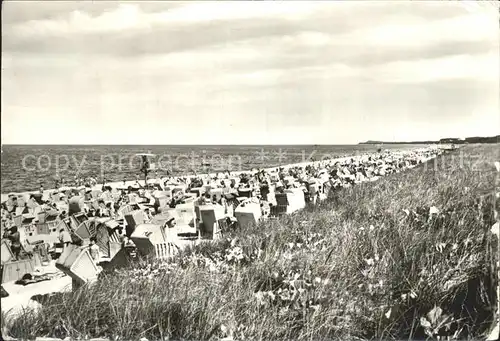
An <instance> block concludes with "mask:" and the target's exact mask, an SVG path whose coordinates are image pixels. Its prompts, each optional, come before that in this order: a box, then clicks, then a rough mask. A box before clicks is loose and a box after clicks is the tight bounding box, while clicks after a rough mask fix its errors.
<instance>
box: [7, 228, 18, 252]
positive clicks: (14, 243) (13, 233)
mask: <svg viewBox="0 0 500 341" xmlns="http://www.w3.org/2000/svg"><path fill="white" fill-rule="evenodd" d="M6 237H7V239H9V240H10V249H11V250H12V253H13V254H14V258H15V260H19V255H20V253H21V234H20V233H19V231H18V230H17V226H12V227H11V228H10V231H9V232H8V234H7V236H6Z"/></svg>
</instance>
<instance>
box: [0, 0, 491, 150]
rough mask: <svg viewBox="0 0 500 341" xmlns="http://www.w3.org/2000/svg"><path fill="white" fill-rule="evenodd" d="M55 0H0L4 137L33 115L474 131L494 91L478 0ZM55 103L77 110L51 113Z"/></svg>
mask: <svg viewBox="0 0 500 341" xmlns="http://www.w3.org/2000/svg"><path fill="white" fill-rule="evenodd" d="M57 3H59V2H54V3H51V4H50V5H48V4H44V5H43V6H42V5H40V3H35V6H34V7H35V8H36V9H37V10H31V11H30V9H29V8H30V7H29V6H28V7H26V6H25V5H17V4H18V3H15V4H14V3H10V4H7V7H6V9H7V11H6V13H7V14H5V13H4V12H3V13H2V15H3V16H4V15H6V16H7V20H6V22H5V23H2V26H3V27H2V28H3V30H2V38H3V52H2V83H3V84H4V87H3V88H2V103H3V112H4V115H3V116H2V122H4V123H6V125H5V126H8V127H9V129H6V128H2V129H3V130H2V132H5V133H6V134H7V135H6V137H7V138H8V139H9V140H12V141H19V139H20V137H19V136H21V135H20V134H19V132H21V131H24V132H29V131H31V132H37V131H39V130H40V129H41V127H43V129H44V131H46V134H45V135H47V137H41V136H40V134H38V136H34V137H33V138H39V139H43V138H47V139H48V138H49V137H50V138H52V137H53V138H54V139H55V140H54V141H56V142H57V139H56V137H57V136H60V137H61V138H64V139H68V141H74V140H72V139H79V141H80V142H81V141H84V140H85V141H90V142H92V141H94V143H109V141H110V142H113V141H115V143H121V142H118V141H122V140H120V139H123V136H125V135H126V136H128V137H130V138H132V137H133V136H137V139H138V140H137V142H140V139H141V138H142V139H148V141H150V140H149V139H152V138H153V137H154V136H156V137H155V138H156V139H157V140H155V141H150V143H186V142H190V143H203V142H204V143H220V142H221V140H224V139H226V140H227V141H230V142H232V143H255V142H259V143H279V142H281V143H301V142H302V143H335V142H337V143H349V142H354V143H355V142H357V140H365V139H370V138H371V139H376V138H380V139H383V136H389V135H388V134H392V135H391V136H393V135H394V134H396V133H395V132H397V134H400V135H399V136H403V135H404V131H405V129H406V130H408V129H412V127H413V126H414V127H415V131H416V132H415V134H417V133H420V134H422V138H425V137H423V136H424V135H425V136H429V135H428V134H430V133H429V131H431V130H432V129H437V130H439V131H443V133H445V132H446V133H450V134H451V133H452V132H453V129H457V130H461V131H462V130H463V131H466V128H467V127H474V129H475V131H480V130H481V129H483V130H484V131H486V130H485V129H486V128H491V125H489V126H488V125H484V124H483V125H480V124H473V118H472V117H473V116H474V115H480V116H479V117H481V120H483V121H484V120H486V121H488V120H489V121H491V119H492V118H493V117H494V113H493V111H492V110H491V109H488V108H491V107H492V106H494V105H497V106H498V98H497V97H498V73H499V71H498V51H499V46H498V45H499V40H498V17H494V16H493V15H492V14H491V13H492V12H491V11H486V10H484V9H481V8H479V9H477V8H474V9H473V8H467V9H464V8H463V6H462V7H460V5H457V4H456V3H454V2H453V3H449V2H446V3H445V4H443V3H438V2H425V4H424V3H423V2H407V1H405V2H402V3H397V4H396V3H394V2H391V4H390V7H389V6H387V4H384V3H383V2H315V3H305V2H290V3H287V4H286V5H285V4H283V3H277V2H276V3H271V2H266V3H262V2H244V3H238V2H227V3H224V2H217V3H213V2H210V3H209V2H196V3H192V2H189V3H180V2H178V3H153V2H151V3H149V2H148V3H141V2H136V3H131V2H127V3H125V4H122V5H119V4H117V3H116V2H109V3H104V4H101V3H99V4H97V2H96V5H95V6H94V5H89V2H88V1H84V2H81V3H79V2H75V3H72V2H71V3H69V2H60V3H61V4H64V5H61V6H59V5H57ZM9 5H10V7H9ZM12 5H14V6H12ZM19 8H22V9H26V12H24V11H21V10H19ZM9 11H10V12H9ZM37 11H38V12H37ZM9 13H10V14H9ZM20 89H22V91H20ZM495 103H496V104H495ZM68 115H70V117H72V118H73V121H75V122H81V124H78V123H74V124H69V123H68V124H65V123H61V122H65V117H68ZM496 115H497V113H496ZM454 117H455V118H457V122H455V121H453V118H454ZM450 121H453V122H454V123H453V124H451V123H449V122H450ZM58 122H59V123H58ZM151 122H154V124H150V123H151ZM412 122H413V123H414V124H413V125H412ZM79 127H80V128H82V129H83V128H88V129H91V128H92V131H93V135H95V136H87V135H85V136H84V135H82V136H80V135H78V134H74V131H75V130H78V128H79ZM338 127H343V128H342V129H338ZM417 127H418V129H417ZM226 128H227V131H224V133H220V131H221V129H226ZM452 128H453V129H452ZM68 129H69V130H72V131H73V133H71V132H66V130H68ZM138 129H144V130H145V131H146V130H147V131H148V134H147V136H142V135H141V136H142V137H141V136H139V135H140V134H137V130H138ZM447 129H448V130H447ZM471 129H472V128H471ZM333 131H335V136H334V137H332V134H333ZM401 131H403V132H401ZM166 132H169V133H168V134H166ZM185 132H189V136H184V135H185ZM384 132H385V133H384ZM367 134H371V135H370V136H367ZM384 134H385V135H384ZM426 134H427V135H426ZM436 134H437V133H436ZM471 134H472V133H471ZM474 134H475V133H474ZM28 135H29V134H28ZM63 135H64V137H62V136H63ZM77 135H78V136H77ZM297 135H299V136H297ZM451 135H452V134H451ZM24 136H26V135H25V134H24ZM54 136H56V137H54ZM158 136H160V137H158ZM250 136H253V137H254V140H252V141H250V140H249V139H251V137H250ZM372 136H373V138H372ZM375 136H379V137H375ZM415 136H416V135H415ZM96 138H98V139H99V140H98V141H97V140H95V139H96ZM415 138H418V137H415ZM167 139H170V140H168V141H167ZM255 139H257V140H255ZM100 141H102V142H100ZM308 141H309V142H308ZM128 142H129V143H135V142H136V141H132V140H130V141H128Z"/></svg>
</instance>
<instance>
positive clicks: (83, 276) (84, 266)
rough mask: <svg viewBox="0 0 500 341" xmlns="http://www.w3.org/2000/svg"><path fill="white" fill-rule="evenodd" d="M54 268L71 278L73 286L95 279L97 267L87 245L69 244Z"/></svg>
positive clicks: (97, 272) (97, 271)
mask: <svg viewBox="0 0 500 341" xmlns="http://www.w3.org/2000/svg"><path fill="white" fill-rule="evenodd" d="M56 268H57V269H59V270H61V271H62V272H64V273H65V274H66V275H68V276H70V277H71V278H72V279H73V285H74V287H78V286H81V285H84V284H86V283H91V282H94V281H96V280H97V276H98V274H99V269H98V268H97V265H96V264H95V262H94V260H93V259H92V257H91V256H90V253H89V251H88V247H80V246H76V245H69V246H68V247H67V248H66V249H65V250H64V252H63V253H62V254H61V256H60V257H59V259H58V260H57V262H56Z"/></svg>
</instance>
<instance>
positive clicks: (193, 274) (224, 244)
mask: <svg viewBox="0 0 500 341" xmlns="http://www.w3.org/2000/svg"><path fill="white" fill-rule="evenodd" d="M497 148H498V145H468V146H465V147H463V148H462V149H461V150H459V151H455V152H452V153H447V154H445V155H443V156H440V157H439V158H437V159H436V160H431V161H430V162H428V163H427V164H422V165H420V166H418V167H416V168H414V169H411V170H408V171H405V172H402V173H398V174H394V175H391V176H388V177H386V178H383V179H380V180H378V181H376V182H371V183H363V184H360V185H357V186H355V187H353V188H346V189H343V190H340V191H338V192H336V193H335V195H333V196H332V197H331V198H329V199H328V200H327V201H325V202H323V203H321V204H320V205H319V206H316V207H308V208H306V209H305V210H303V211H301V212H300V213H297V214H294V215H290V216H285V217H283V218H282V219H279V220H277V221H267V222H264V223H261V224H259V225H258V226H255V227H251V228H246V229H240V230H238V231H233V232H231V234H230V235H228V236H226V237H225V238H224V239H222V240H219V241H217V242H213V243H209V244H203V245H200V246H198V247H196V248H193V249H189V250H186V251H185V252H184V254H183V255H182V257H180V258H179V259H176V260H175V261H174V262H173V263H171V264H158V263H152V264H151V263H149V264H146V263H144V262H143V263H138V264H135V265H134V266H133V267H131V268H128V269H123V270H121V271H118V272H114V273H111V274H105V275H103V276H102V278H101V279H100V280H99V282H97V283H96V284H94V285H92V286H90V287H87V288H83V289H81V290H78V291H76V292H73V293H66V294H60V295H57V296H54V297H52V298H50V299H48V300H47V301H46V302H44V304H43V307H42V308H41V309H40V310H38V311H36V312H35V311H31V310H26V311H24V312H23V313H22V314H21V315H19V316H16V317H11V318H8V316H7V317H6V316H2V319H3V320H5V321H3V322H2V325H3V326H4V325H5V327H6V328H7V330H8V331H9V334H10V335H11V336H13V337H18V338H33V337H34V336H53V337H61V338H64V337H66V336H72V337H75V338H82V337H110V338H111V337H116V336H118V337H119V338H120V339H126V340H134V339H140V338H141V337H146V338H148V339H150V340H151V339H174V340H212V339H214V340H215V339H219V338H222V337H233V338H234V339H235V340H243V339H249V340H271V339H272V340H285V339H295V340H312V339H314V340H327V339H346V338H347V339H380V338H383V339H402V338H412V339H417V338H426V337H437V336H438V335H451V336H455V337H456V338H461V339H462V338H474V337H480V336H481V335H484V333H486V332H487V331H488V329H489V327H490V326H491V323H492V321H493V318H494V309H492V307H494V306H495V304H496V301H495V300H496V293H495V287H496V285H497V284H498V283H497V279H496V277H495V276H494V273H495V272H494V271H495V269H493V267H492V264H494V263H495V262H496V257H497V252H498V250H497V248H496V247H497V246H496V245H497V244H496V240H495V241H494V240H492V236H491V233H490V228H491V226H492V225H493V223H494V221H495V219H496V218H495V215H494V208H495V207H497V208H498V200H496V199H495V197H494V195H491V193H493V192H494V190H495V188H494V185H495V179H496V176H497V172H496V170H495V167H494V165H493V162H494V161H497V160H498V159H499V157H498V154H497V152H496V149H497ZM436 212H437V213H436Z"/></svg>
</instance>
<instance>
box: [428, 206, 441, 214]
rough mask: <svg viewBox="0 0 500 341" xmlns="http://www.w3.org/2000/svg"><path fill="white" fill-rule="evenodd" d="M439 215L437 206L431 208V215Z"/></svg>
mask: <svg viewBox="0 0 500 341" xmlns="http://www.w3.org/2000/svg"><path fill="white" fill-rule="evenodd" d="M438 213H439V209H438V208H437V207H436V206H432V207H431V208H429V214H430V215H432V214H438Z"/></svg>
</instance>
